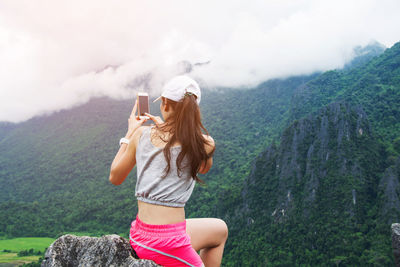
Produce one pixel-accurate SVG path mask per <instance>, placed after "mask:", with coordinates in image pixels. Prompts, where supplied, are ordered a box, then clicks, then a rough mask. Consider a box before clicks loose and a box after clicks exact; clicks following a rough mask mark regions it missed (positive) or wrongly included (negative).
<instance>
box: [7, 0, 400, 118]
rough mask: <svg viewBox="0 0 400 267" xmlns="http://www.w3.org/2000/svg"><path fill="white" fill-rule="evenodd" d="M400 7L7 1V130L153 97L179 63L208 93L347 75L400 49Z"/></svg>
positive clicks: (363, 2)
mask: <svg viewBox="0 0 400 267" xmlns="http://www.w3.org/2000/svg"><path fill="white" fill-rule="evenodd" d="M399 14H400V1H399V0H380V1H378V0H375V1H374V0H360V1H351V0H346V1H340V0H335V1H321V0H318V1H317V0H315V1H313V0H296V1H285V0H264V1H257V0H251V1H244V0H243V1H236V0H219V1H211V0H201V1H190V0H176V1H175V0H174V1H169V0H159V1H155V0H146V1H132V0H126V1H122V0H121V1H111V0H110V1H102V0H93V1H92V0H89V1H87V0H85V1H73V0H68V1H57V0H48V1H40V0H36V1H32V0H26V1H22V0H2V1H0V59H1V62H0V121H13V122H20V121H23V120H27V119H29V118H31V117H33V116H36V115H40V114H43V113H49V112H52V111H56V110H60V109H64V108H70V107H72V106H75V105H79V104H82V103H85V102H87V101H88V100H89V99H90V98H91V97H93V96H103V95H106V96H110V97H113V98H116V99H123V98H132V99H133V97H134V95H135V92H136V91H137V90H142V89H143V88H137V87H135V86H134V85H135V83H134V81H135V78H137V77H143V75H146V74H147V73H149V72H151V73H152V80H151V83H150V86H151V90H150V94H151V95H153V96H154V95H158V94H159V93H160V87H161V85H162V83H163V82H164V81H165V79H168V78H170V77H171V76H172V75H174V74H176V73H177V71H178V70H177V63H179V62H181V61H183V60H186V61H189V62H191V63H202V62H207V61H210V63H209V64H206V65H202V66H199V67H196V68H194V70H193V72H192V73H191V74H190V75H191V76H193V77H194V78H196V79H199V80H201V81H202V82H203V84H206V86H208V87H218V86H224V87H248V86H255V85H257V84H258V83H260V82H262V81H264V80H267V79H270V78H275V77H285V76H289V75H297V74H308V73H312V72H314V71H323V70H328V69H334V68H340V67H341V66H343V64H344V63H345V62H347V61H349V60H351V58H352V56H353V54H352V49H353V47H355V46H357V45H361V46H363V45H366V44H368V43H369V42H371V41H372V40H376V41H378V42H380V43H382V44H384V45H385V46H387V47H390V46H392V45H393V44H394V43H395V42H398V41H400V15H399Z"/></svg>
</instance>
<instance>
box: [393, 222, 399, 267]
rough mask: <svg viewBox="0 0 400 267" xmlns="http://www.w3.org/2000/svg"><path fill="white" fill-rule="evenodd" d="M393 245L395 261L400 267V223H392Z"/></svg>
mask: <svg viewBox="0 0 400 267" xmlns="http://www.w3.org/2000/svg"><path fill="white" fill-rule="evenodd" d="M392 247H393V254H394V262H395V263H396V266H397V267H400V223H393V224H392Z"/></svg>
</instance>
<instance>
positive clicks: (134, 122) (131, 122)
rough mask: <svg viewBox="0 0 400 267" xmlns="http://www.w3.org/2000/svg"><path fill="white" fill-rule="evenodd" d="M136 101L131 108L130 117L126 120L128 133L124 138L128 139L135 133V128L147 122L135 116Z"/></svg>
mask: <svg viewBox="0 0 400 267" xmlns="http://www.w3.org/2000/svg"><path fill="white" fill-rule="evenodd" d="M137 103H138V101H137V99H136V102H135V105H134V106H133V109H132V112H131V116H130V117H129V119H128V132H127V133H126V138H128V139H129V138H130V137H131V136H132V135H133V133H134V132H135V131H136V129H137V128H139V127H140V126H142V124H143V123H145V122H146V121H147V119H145V118H142V119H141V118H140V117H139V116H136V110H137Z"/></svg>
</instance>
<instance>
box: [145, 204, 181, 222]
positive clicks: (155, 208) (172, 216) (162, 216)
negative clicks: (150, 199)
mask: <svg viewBox="0 0 400 267" xmlns="http://www.w3.org/2000/svg"><path fill="white" fill-rule="evenodd" d="M138 216H139V219H140V220H141V221H142V222H144V223H148V224H155V225H160V224H172V223H179V222H183V221H185V208H183V207H181V208H175V207H167V206H161V205H155V204H150V203H146V202H143V201H140V200H138Z"/></svg>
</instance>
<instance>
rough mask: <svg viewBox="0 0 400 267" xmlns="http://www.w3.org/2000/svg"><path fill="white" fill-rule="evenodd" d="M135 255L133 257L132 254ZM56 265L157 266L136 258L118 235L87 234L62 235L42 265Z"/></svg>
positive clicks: (45, 266) (133, 252)
mask: <svg viewBox="0 0 400 267" xmlns="http://www.w3.org/2000/svg"><path fill="white" fill-rule="evenodd" d="M135 257H136V258H135ZM50 266H51V267H59V266H63V267H64V266H66V267H69V266H71V267H72V266H146V267H147V266H148V267H152V266H159V265H157V264H155V263H154V262H153V261H150V260H140V259H137V256H136V253H135V251H134V250H133V249H132V248H131V245H130V244H129V241H128V240H126V239H125V238H122V237H120V236H118V235H106V236H102V237H88V236H75V235H63V236H61V237H60V238H58V239H57V240H56V241H54V242H53V243H52V244H51V245H50V247H49V248H48V249H47V251H46V253H45V259H44V260H43V262H42V267H50Z"/></svg>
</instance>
